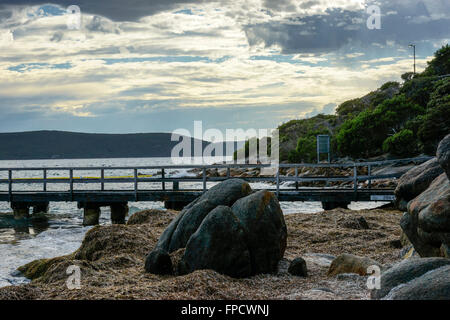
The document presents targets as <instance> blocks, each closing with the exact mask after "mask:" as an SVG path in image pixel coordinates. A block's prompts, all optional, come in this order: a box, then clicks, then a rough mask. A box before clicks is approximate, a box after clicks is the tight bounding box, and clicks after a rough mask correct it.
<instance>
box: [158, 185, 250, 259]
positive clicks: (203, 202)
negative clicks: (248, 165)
mask: <svg viewBox="0 0 450 320" xmlns="http://www.w3.org/2000/svg"><path fill="white" fill-rule="evenodd" d="M251 192H252V190H251V188H250V185H249V184H248V183H247V182H245V181H244V180H242V179H230V180H226V181H224V182H222V183H220V184H218V185H215V186H214V187H212V188H211V189H209V190H208V191H206V192H205V193H204V194H203V195H201V196H200V197H199V198H197V199H196V200H195V201H193V202H191V203H190V204H189V205H187V206H186V207H185V208H184V209H183V210H182V211H181V212H180V213H179V214H178V216H177V217H176V218H175V219H174V220H173V221H172V222H171V223H170V224H169V226H168V227H167V229H166V230H164V232H163V234H162V235H161V237H160V238H159V240H158V243H157V245H156V246H157V247H158V248H161V249H163V250H165V251H167V252H169V253H172V252H174V251H175V250H177V249H179V248H183V247H185V246H186V244H187V241H188V240H189V237H190V236H191V235H192V234H193V233H194V232H195V231H196V230H197V229H198V227H199V226H200V223H201V221H202V220H203V218H204V217H206V215H207V214H208V213H209V212H210V211H211V210H213V209H214V208H215V207H217V206H219V205H224V206H231V205H232V204H233V203H235V202H236V200H238V199H240V198H243V197H245V196H247V195H249V194H250V193H251ZM180 223H181V225H180V226H179V224H180Z"/></svg>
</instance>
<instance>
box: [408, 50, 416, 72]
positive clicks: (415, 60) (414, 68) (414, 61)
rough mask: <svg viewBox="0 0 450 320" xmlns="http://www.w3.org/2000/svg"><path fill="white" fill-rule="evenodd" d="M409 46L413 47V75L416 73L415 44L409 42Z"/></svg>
mask: <svg viewBox="0 0 450 320" xmlns="http://www.w3.org/2000/svg"><path fill="white" fill-rule="evenodd" d="M409 47H410V48H413V49H414V75H415V74H416V45H415V44H410V45H409Z"/></svg>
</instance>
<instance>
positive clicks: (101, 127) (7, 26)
mask: <svg viewBox="0 0 450 320" xmlns="http://www.w3.org/2000/svg"><path fill="white" fill-rule="evenodd" d="M50 1H51V0H50ZM70 5H78V6H79V7H80V9H81V28H80V29H79V30H76V29H69V28H68V25H67V22H68V20H69V19H71V18H73V16H72V17H70V15H69V14H68V13H67V10H66V9H67V8H68V6H70ZM370 5H377V6H379V8H380V11H381V29H369V28H368V27H367V20H368V19H369V18H370V15H369V14H368V13H367V7H368V6H370ZM449 19H450V2H449V1H448V0H398V1H387V0H380V1H364V0H233V1H224V0H223V1H208V0H203V1H195V0H156V1H152V0H150V1H149V0H147V1H145V0H132V1H126V2H125V1H120V0H96V1H87V0H81V1H75V0H70V1H65V0H54V1H51V3H46V2H43V1H39V0H35V1H25V0H11V1H8V0H6V1H3V0H0V121H1V122H0V123H1V126H0V131H1V132H11V131H30V130H42V129H51V130H68V131H80V132H108V133H132V132H157V131H158V132H171V131H172V130H174V129H177V128H186V129H189V130H193V121H194V120H202V121H203V125H204V127H205V128H218V129H221V130H224V129H226V128H230V129H237V128H244V129H247V128H274V127H276V126H277V125H278V124H280V123H283V122H285V121H287V120H290V119H295V118H305V117H309V116H313V115H315V114H318V113H327V114H328V113H334V109H335V107H336V106H337V105H338V104H339V103H342V102H343V101H345V100H347V99H350V98H355V97H358V96H361V95H364V94H365V93H367V92H369V91H371V90H374V89H376V88H377V87H379V86H380V85H381V84H382V83H384V82H386V81H391V80H396V81H399V80H400V75H401V74H402V73H404V72H407V71H412V50H411V49H410V48H408V44H409V43H411V42H414V43H416V44H417V55H418V60H417V62H418V70H419V71H420V70H422V69H423V68H424V67H425V65H426V61H427V60H429V59H430V58H431V56H432V54H433V53H434V52H435V51H436V50H437V49H438V48H439V47H441V46H442V45H443V44H446V43H448V42H449V38H450V28H449V25H450V21H449ZM69 21H70V20H69Z"/></svg>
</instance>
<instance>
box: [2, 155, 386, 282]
mask: <svg viewBox="0 0 450 320" xmlns="http://www.w3.org/2000/svg"><path fill="white" fill-rule="evenodd" d="M158 165H171V162H170V159H166V158H129V159H82V160H80V159H76V160H28V161H0V168H22V167H105V168H107V167H133V166H158ZM139 173H140V174H157V170H140V172H139ZM41 175H42V172H35V171H25V172H23V173H21V174H20V175H18V174H17V175H15V176H14V178H39V177H42V176H41ZM112 175H114V176H116V175H124V176H127V175H133V172H132V171H129V170H123V171H121V172H117V171H114V172H108V170H105V176H112ZM188 175H191V174H190V173H188V171H187V170H184V169H183V170H171V171H169V172H168V173H167V175H166V176H168V177H170V176H172V177H180V176H188ZM66 176H68V174H67V172H63V171H58V170H54V171H50V172H49V173H48V177H49V178H50V177H66ZM74 176H75V177H78V176H85V177H89V176H99V171H94V170H92V171H83V172H81V171H80V172H74ZM0 178H2V179H4V178H7V173H6V172H0ZM211 185H213V183H211V184H210V183H208V186H211ZM13 186H14V190H18V189H19V188H20V190H38V189H39V188H42V186H41V185H39V184H37V185H31V184H30V185H17V186H16V185H13ZM251 186H252V187H253V188H266V189H274V188H275V187H274V186H273V185H269V184H264V183H252V184H251ZM77 187H78V188H80V186H77V184H74V188H75V189H77ZM105 187H106V188H107V189H117V190H119V189H132V188H133V185H132V184H107V185H105ZM167 187H168V188H171V186H170V183H168V184H167ZM183 187H188V188H190V189H201V188H202V183H201V182H200V183H180V188H183ZM64 188H66V189H64ZM67 188H68V184H67V185H66V184H53V185H52V184H49V185H48V187H47V190H49V191H53V190H54V191H56V190H67ZM99 188H100V184H98V185H97V184H90V186H89V189H93V190H94V189H99ZM139 188H145V189H157V188H159V185H157V184H151V183H140V185H139ZM281 188H284V186H281ZM83 189H86V187H85V186H83ZM0 190H7V185H0ZM383 204H384V203H364V202H361V203H352V204H351V205H350V208H351V209H354V210H358V209H367V208H375V207H377V206H380V205H383ZM128 205H129V208H130V212H129V215H132V214H133V213H135V212H137V211H140V210H144V209H163V210H164V204H163V203H162V202H132V203H129V204H128ZM281 208H282V210H283V212H284V214H292V213H298V212H301V213H317V212H321V211H323V210H322V206H321V204H320V203H319V202H294V203H293V202H282V203H281ZM47 217H48V221H47V222H32V221H27V222H24V223H22V224H17V222H16V221H15V220H14V216H13V214H12V210H11V208H10V204H9V203H7V202H0V255H1V259H0V287H3V286H8V285H11V284H13V285H15V284H21V283H26V282H28V280H27V279H25V278H24V277H22V276H21V274H20V273H19V272H17V268H18V267H19V266H21V265H24V264H26V263H28V262H31V261H33V260H36V259H43V258H53V257H57V256H61V255H65V254H69V253H71V252H73V251H75V250H76V249H78V248H79V246H80V244H81V241H82V240H83V237H84V235H85V234H86V232H87V231H88V230H89V229H90V228H91V227H83V225H82V223H83V211H82V210H80V209H78V208H77V204H76V203H59V202H58V203H50V208H49V212H48V214H47ZM110 223H111V222H110V212H109V209H108V208H102V214H101V217H100V224H101V225H108V224H110Z"/></svg>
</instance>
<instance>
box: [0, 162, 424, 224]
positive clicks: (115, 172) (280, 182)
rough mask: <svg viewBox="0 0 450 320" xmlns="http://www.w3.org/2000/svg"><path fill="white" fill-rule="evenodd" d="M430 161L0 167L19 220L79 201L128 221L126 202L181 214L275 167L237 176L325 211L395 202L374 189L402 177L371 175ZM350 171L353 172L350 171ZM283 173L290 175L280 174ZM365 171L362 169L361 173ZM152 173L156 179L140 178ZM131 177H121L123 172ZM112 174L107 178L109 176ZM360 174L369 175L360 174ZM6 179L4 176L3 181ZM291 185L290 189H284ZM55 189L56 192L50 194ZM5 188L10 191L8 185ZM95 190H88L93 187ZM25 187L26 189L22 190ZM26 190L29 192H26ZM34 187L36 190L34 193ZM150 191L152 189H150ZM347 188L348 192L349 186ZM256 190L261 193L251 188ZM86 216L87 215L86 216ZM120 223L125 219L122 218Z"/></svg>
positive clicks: (389, 192)
mask: <svg viewBox="0 0 450 320" xmlns="http://www.w3.org/2000/svg"><path fill="white" fill-rule="evenodd" d="M429 159H430V158H428V157H424V158H413V159H401V160H391V161H380V162H355V163H343V164H280V165H278V166H277V167H270V165H253V164H220V165H187V166H186V165H179V166H173V165H168V166H140V167H67V168H65V167H32V168H0V175H1V174H3V175H2V176H0V177H1V178H0V187H2V186H3V189H1V190H2V191H0V201H7V202H10V203H11V207H12V208H13V210H14V213H15V215H17V216H18V217H20V216H23V215H25V216H26V215H27V214H28V209H29V208H30V207H32V208H34V210H33V211H34V212H37V211H46V210H47V209H46V208H48V204H49V203H50V202H77V203H78V207H79V208H84V209H85V211H86V210H88V211H89V210H91V211H92V210H94V211H95V212H99V208H100V207H102V206H111V210H112V211H114V212H117V216H120V217H121V216H122V215H123V216H124V215H125V214H126V213H124V212H123V211H124V210H127V209H125V208H127V203H128V202H138V201H164V202H165V203H166V207H167V208H174V209H179V208H182V207H183V206H184V205H186V204H187V203H189V202H191V201H193V200H194V199H196V198H197V197H199V196H200V195H202V194H203V193H204V192H206V191H207V190H208V189H209V188H210V187H211V186H212V185H214V183H217V182H221V181H225V180H227V179H230V178H235V177H236V176H234V175H233V172H234V171H235V170H236V169H263V168H272V169H271V170H273V174H270V175H267V176H261V175H259V176H239V178H240V179H244V180H246V181H248V182H249V183H256V182H263V183H268V184H269V186H270V187H269V188H266V189H268V190H270V191H273V192H274V193H275V194H276V195H277V197H278V199H279V201H291V202H292V201H319V202H322V204H323V206H324V208H325V209H330V208H333V207H338V206H345V205H347V204H349V203H350V202H352V201H394V200H395V194H394V190H393V189H377V188H373V187H372V183H373V182H374V181H376V180H391V179H397V178H399V177H400V176H401V174H395V173H394V174H381V175H380V174H378V175H377V174H372V169H373V168H374V167H377V166H386V165H394V164H395V165H401V164H402V163H411V162H414V163H422V162H424V161H427V160H429ZM304 167H307V168H341V169H347V172H348V171H351V172H352V173H353V174H351V175H344V176H310V175H309V176H308V175H304V174H303V175H300V174H299V172H300V170H299V169H300V168H304ZM349 168H351V170H348V169H349ZM181 169H183V170H195V172H197V174H195V176H185V177H173V176H172V175H170V174H168V173H169V172H170V171H172V172H173V171H174V170H181ZM214 169H217V170H222V172H223V171H224V170H226V175H224V176H214V175H211V174H210V172H211V170H214ZM283 169H290V171H291V172H292V174H290V175H282V174H281V171H283ZM361 169H363V170H361ZM148 170H153V171H155V170H156V172H157V174H147V173H142V172H144V171H148ZM24 171H27V172H34V173H35V174H36V173H38V175H39V177H32V178H29V177H23V175H24ZM124 171H126V172H132V174H131V175H129V176H127V175H123V172H124ZM284 171H286V170H284ZM52 172H53V173H54V172H65V175H64V176H51V173H52ZM83 172H89V173H90V174H92V172H97V173H98V176H92V175H90V176H83V174H82V173H83ZM105 172H107V173H108V175H106V174H105ZM358 172H366V173H367V174H360V173H358ZM3 176H6V177H3ZM186 182H188V183H190V184H189V185H190V186H192V185H193V183H197V185H198V188H196V189H192V188H190V189H188V188H182V187H180V185H182V184H183V183H186ZM313 182H322V184H324V185H325V187H321V188H310V187H301V186H300V185H301V184H302V183H303V184H304V183H313ZM336 182H338V183H345V185H346V186H347V187H341V186H339V187H336V186H335V187H328V185H329V184H331V183H336ZM286 183H289V186H286ZM56 184H59V185H64V186H59V187H58V188H57V189H58V190H50V188H49V186H54V185H56ZM112 184H113V185H114V186H115V187H117V186H122V187H121V188H120V189H119V190H117V189H111V188H108V187H109V186H111V185H112ZM5 185H6V186H7V187H6V188H5V187H4V186H5ZM94 185H95V190H93V189H92V188H88V186H91V187H92V186H94ZM21 186H22V187H21ZM23 186H27V188H23ZM30 186H35V188H33V189H32V190H30ZM149 186H151V187H149ZM348 186H349V187H348ZM364 186H365V187H364ZM253 189H254V190H258V189H257V188H253ZM85 215H86V212H85ZM119 220H122V218H120V219H119Z"/></svg>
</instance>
